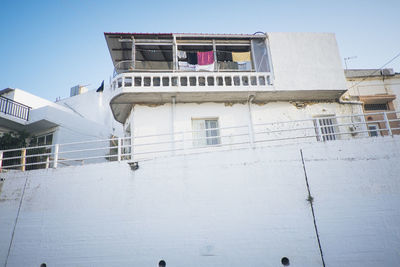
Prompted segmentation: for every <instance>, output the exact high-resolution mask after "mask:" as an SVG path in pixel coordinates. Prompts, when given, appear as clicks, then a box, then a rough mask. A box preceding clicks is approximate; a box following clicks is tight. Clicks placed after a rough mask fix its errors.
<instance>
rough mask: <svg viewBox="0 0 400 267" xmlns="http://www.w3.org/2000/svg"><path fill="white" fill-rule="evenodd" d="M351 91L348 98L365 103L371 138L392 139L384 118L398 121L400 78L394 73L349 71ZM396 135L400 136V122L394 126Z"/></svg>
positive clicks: (396, 122) (372, 70)
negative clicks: (383, 114) (385, 136)
mask: <svg viewBox="0 0 400 267" xmlns="http://www.w3.org/2000/svg"><path fill="white" fill-rule="evenodd" d="M345 75H346V80H347V88H348V91H347V92H346V95H345V98H346V99H352V100H357V101H361V103H362V105H363V112H364V113H365V114H366V116H365V120H366V121H367V122H369V123H368V129H369V130H370V135H373V136H379V135H388V134H389V133H388V131H386V130H384V129H385V128H387V125H386V124H385V122H384V121H383V120H384V117H383V116H382V114H376V113H381V112H386V113H387V118H388V119H389V120H397V118H399V115H400V113H399V111H400V99H399V98H400V74H399V73H395V72H394V70H393V69H382V70H380V69H349V70H345ZM390 126H391V128H395V130H393V133H394V134H400V131H399V129H400V124H399V122H398V121H393V122H390Z"/></svg>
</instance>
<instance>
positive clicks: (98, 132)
mask: <svg viewBox="0 0 400 267" xmlns="http://www.w3.org/2000/svg"><path fill="white" fill-rule="evenodd" d="M72 89H74V88H72ZM108 101H109V100H108V95H107V92H104V93H103V92H96V91H88V92H85V93H83V94H77V95H75V96H72V97H69V98H66V99H62V100H59V101H58V102H56V103H54V102H51V101H48V100H46V99H43V98H40V97H38V96H35V95H32V94H30V93H28V92H26V91H23V90H21V89H12V88H6V89H4V90H1V91H0V134H1V133H6V132H20V131H24V132H26V133H28V134H29V135H30V139H31V140H30V142H31V143H34V144H37V145H48V146H50V145H53V144H60V143H74V142H82V141H88V140H94V139H108V138H110V137H111V136H113V135H117V134H118V129H120V128H121V127H119V126H118V125H116V123H115V122H114V120H113V119H112V115H111V112H110V109H109V106H108ZM49 152H50V151H49ZM108 152H109V151H106V152H104V153H108ZM65 157H67V155H66V154H64V155H63V157H61V158H65ZM5 164H7V162H4V164H3V166H4V165H5ZM66 164H67V163H66ZM70 164H72V163H71V162H68V165H70Z"/></svg>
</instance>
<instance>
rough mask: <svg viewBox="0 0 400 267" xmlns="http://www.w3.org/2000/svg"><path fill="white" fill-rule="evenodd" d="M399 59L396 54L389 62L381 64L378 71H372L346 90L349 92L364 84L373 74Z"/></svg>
mask: <svg viewBox="0 0 400 267" xmlns="http://www.w3.org/2000/svg"><path fill="white" fill-rule="evenodd" d="M398 57H400V53H398V54H397V55H396V56H394V57H393V58H392V59H391V60H389V61H388V62H386V63H385V64H383V66H382V67H380V68H379V69H376V70H374V71H373V72H371V73H370V74H369V75H368V76H366V77H364V78H363V79H362V80H361V81H359V82H358V83H356V84H353V85H352V86H351V87H349V88H348V89H347V90H350V89H351V88H353V87H355V86H357V85H359V84H360V83H362V82H364V81H365V80H366V79H368V78H370V77H372V76H373V75H374V74H375V73H377V72H378V71H380V70H382V69H383V68H384V67H386V66H387V65H388V64H389V63H391V62H393V61H394V60H395V59H396V58H398Z"/></svg>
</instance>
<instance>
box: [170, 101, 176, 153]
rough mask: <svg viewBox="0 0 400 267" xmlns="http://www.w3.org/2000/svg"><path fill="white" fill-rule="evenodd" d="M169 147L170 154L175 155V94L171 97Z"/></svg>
mask: <svg viewBox="0 0 400 267" xmlns="http://www.w3.org/2000/svg"><path fill="white" fill-rule="evenodd" d="M171 101H172V103H171V149H172V154H173V155H175V126H174V124H175V103H176V96H172V97H171Z"/></svg>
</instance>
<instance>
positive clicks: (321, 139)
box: [315, 118, 324, 141]
mask: <svg viewBox="0 0 400 267" xmlns="http://www.w3.org/2000/svg"><path fill="white" fill-rule="evenodd" d="M315 124H316V127H317V139H318V141H324V138H323V137H322V129H321V125H320V123H319V118H315Z"/></svg>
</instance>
